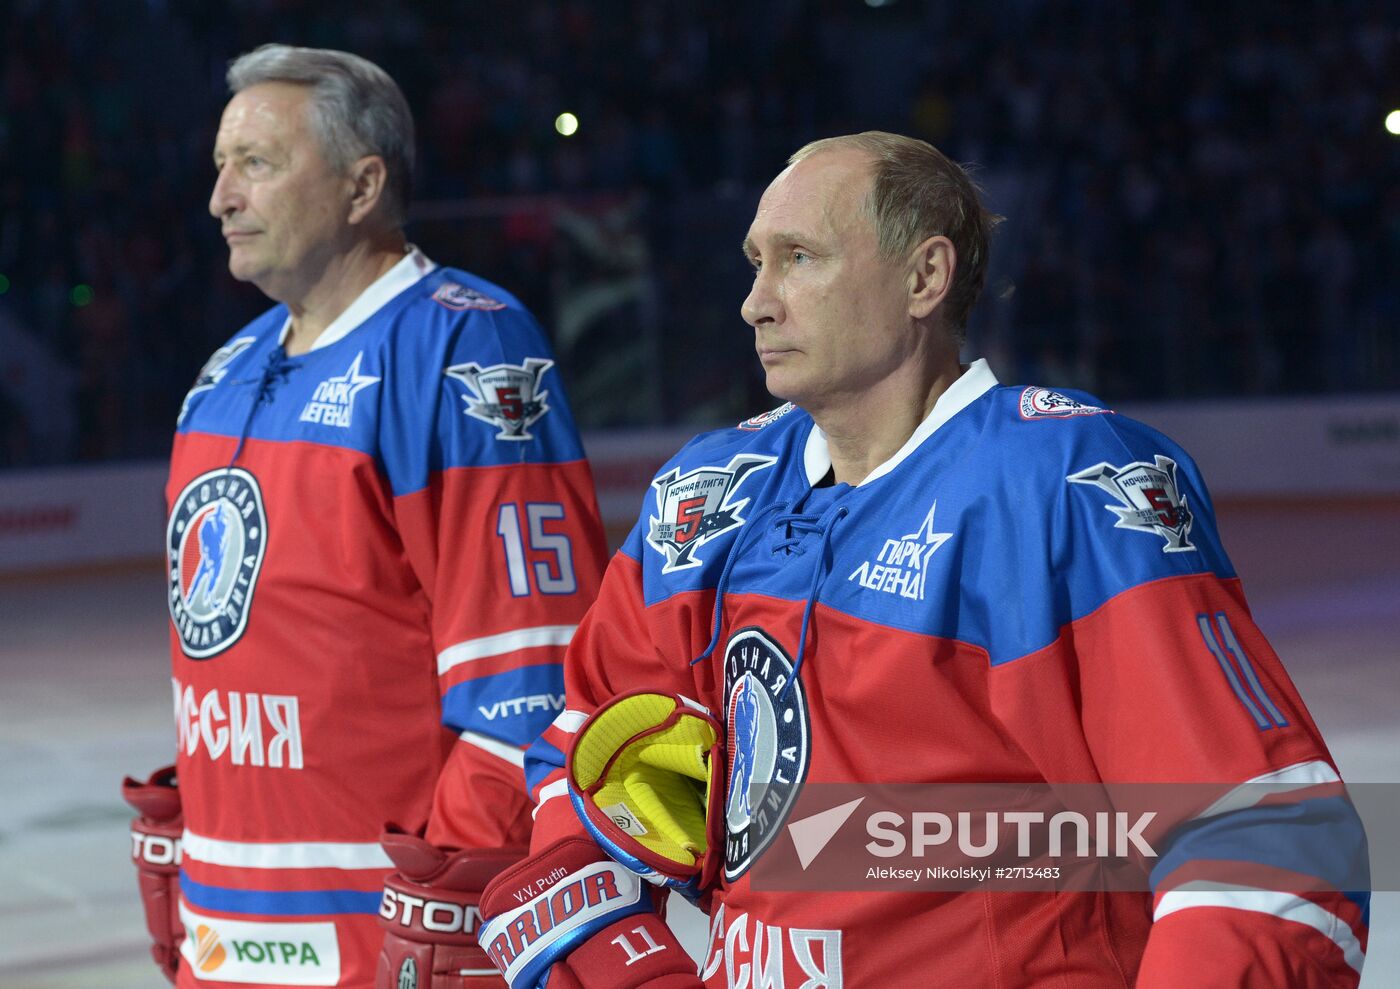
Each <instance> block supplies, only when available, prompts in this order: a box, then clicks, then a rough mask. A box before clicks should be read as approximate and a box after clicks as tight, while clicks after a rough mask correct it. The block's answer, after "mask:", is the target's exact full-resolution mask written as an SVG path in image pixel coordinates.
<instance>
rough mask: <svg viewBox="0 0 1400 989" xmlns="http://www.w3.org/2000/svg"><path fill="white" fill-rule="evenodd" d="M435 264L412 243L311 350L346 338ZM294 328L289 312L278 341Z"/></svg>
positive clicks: (423, 275)
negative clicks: (399, 259) (401, 256)
mask: <svg viewBox="0 0 1400 989" xmlns="http://www.w3.org/2000/svg"><path fill="white" fill-rule="evenodd" d="M436 268H437V265H436V264H434V263H433V262H432V261H429V260H428V258H427V257H426V256H425V255H424V254H423V252H422V251H420V250H419V249H418V248H416V247H414V246H413V245H412V244H409V245H408V249H407V252H406V253H405V254H404V256H403V260H402V261H400V262H399V263H398V264H396V265H394V266H393V267H392V268H390V269H389V270H388V271H386V272H384V274H382V275H380V276H379V277H378V278H376V279H375V280H374V281H373V282H371V283H370V284H369V286H368V287H367V288H366V289H365V290H364V291H363V292H361V293H360V294H359V296H358V297H357V298H356V299H355V301H354V302H352V303H350V305H349V307H347V308H346V310H345V311H344V312H343V313H341V314H340V315H339V316H337V317H336V318H335V319H334V320H333V321H332V322H331V325H330V326H327V327H326V328H325V330H323V331H322V333H321V335H320V336H318V337H317V338H316V342H315V343H313V344H312V345H311V350H320V349H321V348H322V347H329V346H330V345H331V344H333V343H336V342H337V341H340V340H343V339H345V338H346V337H347V336H349V335H350V333H351V331H353V330H355V329H357V328H358V327H359V326H360V324H361V323H363V322H364V321H365V320H367V319H369V318H370V317H371V316H373V315H374V314H375V313H377V312H378V311H379V310H380V309H383V308H384V306H385V304H387V303H388V302H389V300H390V299H392V298H394V297H395V296H396V295H398V294H399V293H400V292H402V291H403V290H404V289H406V288H408V287H410V286H412V285H415V284H417V283H418V282H419V281H421V280H422V279H423V278H426V277H427V276H428V275H431V274H432V273H433V271H434V270H436ZM291 332H292V317H290V316H288V317H287V321H286V322H285V323H283V324H282V332H281V333H279V334H278V335H277V342H278V343H279V344H283V345H285V344H286V342H287V337H288V336H290V335H291Z"/></svg>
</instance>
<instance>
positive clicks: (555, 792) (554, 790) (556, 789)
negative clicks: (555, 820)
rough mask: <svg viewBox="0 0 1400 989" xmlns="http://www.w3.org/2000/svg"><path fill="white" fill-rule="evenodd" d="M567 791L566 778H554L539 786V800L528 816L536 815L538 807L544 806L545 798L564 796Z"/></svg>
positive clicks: (537, 814) (567, 783)
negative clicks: (550, 781) (548, 782)
mask: <svg viewBox="0 0 1400 989" xmlns="http://www.w3.org/2000/svg"><path fill="white" fill-rule="evenodd" d="M568 792H569V781H568V780H555V781H554V782H553V783H550V784H549V785H547V786H542V787H540V801H539V803H537V804H536V805H535V809H534V810H533V811H531V812H530V816H531V817H538V816H539V813H540V808H541V807H543V806H544V804H545V801H546V800H553V799H554V798H555V797H562V796H566V795H567V794H568Z"/></svg>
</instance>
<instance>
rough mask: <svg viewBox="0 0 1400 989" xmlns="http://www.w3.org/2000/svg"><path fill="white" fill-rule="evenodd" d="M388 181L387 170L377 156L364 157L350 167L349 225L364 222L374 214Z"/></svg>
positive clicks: (381, 159)
mask: <svg viewBox="0 0 1400 989" xmlns="http://www.w3.org/2000/svg"><path fill="white" fill-rule="evenodd" d="M388 179H389V169H388V167H387V166H386V165H385V164H384V159H383V158H381V157H380V156H379V155H365V156H364V157H363V158H361V159H360V160H359V161H357V162H355V163H354V164H353V165H351V166H350V182H351V188H352V194H351V197H350V215H349V217H348V219H349V221H350V223H351V224H356V223H362V222H364V219H365V217H367V216H369V215H370V214H371V213H373V212H374V209H375V207H376V206H378V205H379V203H380V201H381V200H382V199H383V198H384V187H385V184H386V183H387V182H388Z"/></svg>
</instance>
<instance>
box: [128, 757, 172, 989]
mask: <svg viewBox="0 0 1400 989" xmlns="http://www.w3.org/2000/svg"><path fill="white" fill-rule="evenodd" d="M122 796H123V797H124V798H126V802H127V803H129V804H131V806H132V807H133V808H134V809H135V810H136V812H137V816H136V817H135V818H133V819H132V821H131V860H132V862H134V863H136V881H137V883H138V884H139V885H140V888H141V903H142V905H143V906H144V907H145V908H146V929H147V930H149V931H150V932H151V941H152V944H151V957H152V958H154V959H155V962H156V965H157V966H159V967H160V970H161V973H162V974H164V976H165V977H166V978H167V979H169V980H170V981H171V982H174V981H175V972H176V970H177V969H178V968H179V967H180V942H181V941H183V940H184V939H185V925H184V924H182V923H181V922H180V836H181V835H182V834H183V833H184V830H185V818H184V814H183V813H182V811H181V809H180V791H179V789H177V788H176V781H175V767H174V766H166V767H165V768H164V769H158V770H156V771H155V772H154V773H152V774H151V777H150V779H148V780H146V781H145V782H144V783H143V782H140V781H139V780H134V779H132V778H131V777H130V776H128V777H126V779H124V780H122Z"/></svg>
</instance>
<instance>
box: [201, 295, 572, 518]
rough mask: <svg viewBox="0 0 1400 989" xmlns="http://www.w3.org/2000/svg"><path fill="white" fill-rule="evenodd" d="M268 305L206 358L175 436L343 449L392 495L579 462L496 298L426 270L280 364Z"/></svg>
mask: <svg viewBox="0 0 1400 989" xmlns="http://www.w3.org/2000/svg"><path fill="white" fill-rule="evenodd" d="M286 318H287V310H286V308H285V307H284V306H276V307H274V308H272V309H270V310H269V311H268V312H266V313H264V314H263V315H262V316H260V317H258V318H257V319H256V320H254V321H253V322H251V323H249V324H248V326H246V327H245V328H244V329H243V330H241V331H239V333H237V334H235V335H234V337H233V338H232V339H231V340H230V341H229V343H227V344H226V345H225V346H224V347H223V348H221V349H220V350H219V351H218V352H216V353H215V355H214V356H213V357H212V358H210V360H209V362H208V363H207V364H206V365H205V368H204V369H203V370H202V371H201V373H200V376H199V378H198V379H197V381H196V383H195V385H194V387H193V388H192V389H191V391H190V394H189V396H188V397H187V398H186V401H185V409H184V411H183V413H182V416H181V423H180V429H181V430H182V431H185V432H204V433H212V434H216V435H224V436H241V435H245V431H246V435H247V436H248V437H250V438H254V439H260V440H271V441H282V442H292V441H301V442H308V443H315V444H320V445H324V446H334V447H342V448H347V449H352V450H355V451H358V452H360V453H363V454H365V455H367V456H370V457H372V458H374V459H376V460H377V461H378V462H379V463H380V465H381V468H382V470H383V471H384V473H385V475H386V476H387V477H388V478H389V480H390V484H391V486H392V488H393V491H394V493H395V494H396V495H401V494H405V493H408V492H412V491H417V490H421V489H422V488H423V487H424V486H425V485H426V484H427V483H428V478H429V476H430V474H431V473H433V472H436V471H440V470H443V469H446V468H452V467H490V466H500V465H506V464H517V463H522V462H524V463H528V462H557V461H566V460H577V459H581V458H582V456H583V449H582V445H581V444H580V443H579V440H578V435H577V431H576V429H575V426H574V421H573V416H572V413H571V412H570V410H569V408H568V404H567V402H566V401H565V399H564V395H563V389H562V387H560V384H559V377H558V370H557V368H556V367H555V365H554V357H553V354H552V352H551V350H550V348H549V345H548V343H547V342H546V340H545V337H544V334H543V332H542V331H541V330H540V327H539V325H538V323H536V322H535V320H534V318H533V317H532V316H531V315H530V314H529V312H527V311H526V310H525V309H524V307H523V306H521V304H520V303H519V301H518V300H516V299H515V297H514V296H512V295H510V294H509V293H508V292H506V291H505V290H504V289H501V288H499V287H498V286H495V285H492V284H491V283H490V282H487V281H485V280H484V279H481V278H477V277H476V276H474V275H471V274H468V273H467V272H463V271H458V270H456V269H451V268H439V269H437V270H435V271H433V272H431V273H430V274H428V275H427V276H425V277H423V278H422V279H420V280H418V281H417V282H415V283H414V284H413V285H411V286H409V287H408V288H406V289H405V290H404V291H402V292H400V293H399V294H398V295H397V296H395V297H394V298H392V299H390V300H389V301H388V302H387V303H385V304H384V305H383V306H382V307H380V309H378V310H377V311H376V312H374V313H373V314H372V315H370V316H369V317H367V318H366V319H365V320H364V322H362V323H361V324H360V325H359V326H357V327H356V328H355V329H353V330H351V331H350V332H349V333H347V334H346V335H345V336H344V337H342V338H341V339H339V340H336V341H335V342H333V343H330V344H328V345H326V346H324V347H320V348H317V349H315V350H312V351H310V352H309V353H306V354H301V355H298V356H296V357H288V356H286V354H285V353H284V351H283V350H282V347H281V345H280V343H279V341H278V336H279V333H280V331H281V329H282V327H283V325H284V324H285V322H286Z"/></svg>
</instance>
